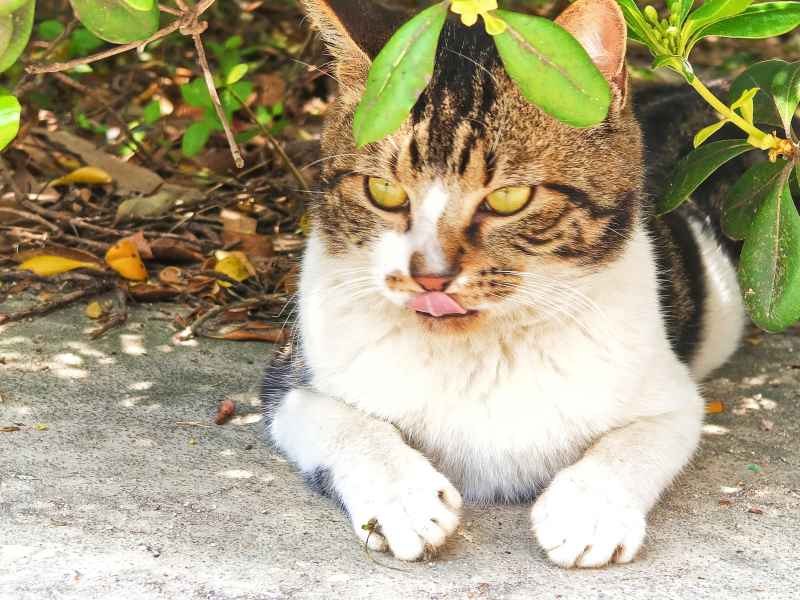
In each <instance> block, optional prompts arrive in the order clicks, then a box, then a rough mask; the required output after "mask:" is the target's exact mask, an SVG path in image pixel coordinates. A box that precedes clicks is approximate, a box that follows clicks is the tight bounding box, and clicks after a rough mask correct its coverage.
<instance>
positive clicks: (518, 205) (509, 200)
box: [485, 186, 533, 217]
mask: <svg viewBox="0 0 800 600" xmlns="http://www.w3.org/2000/svg"><path fill="white" fill-rule="evenodd" d="M531 196H533V188H530V187H527V186H526V187H521V186H520V187H504V188H501V189H499V190H496V191H494V192H492V193H491V194H489V195H488V196H486V200H485V203H486V208H487V209H488V210H490V211H492V212H494V213H497V214H498V215H502V216H504V217H505V216H509V215H513V214H514V213H517V212H519V211H521V210H522V209H523V208H525V207H526V206H527V204H528V202H530V200H531Z"/></svg>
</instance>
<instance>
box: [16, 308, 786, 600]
mask: <svg viewBox="0 0 800 600" xmlns="http://www.w3.org/2000/svg"><path fill="white" fill-rule="evenodd" d="M3 308H4V307H2V306H0V312H2V310H3ZM5 308H6V309H8V307H5ZM172 310H174V309H171V308H166V309H164V308H159V307H150V308H142V309H137V310H136V311H135V312H134V313H133V315H132V319H131V321H130V322H129V324H128V325H127V326H126V327H125V328H124V329H123V330H117V331H113V332H111V333H109V334H108V335H107V336H106V337H104V338H102V339H100V340H98V341H96V342H89V341H87V337H86V336H85V334H84V330H85V329H86V328H87V327H89V322H88V321H87V320H86V318H85V317H84V316H83V313H82V310H81V308H79V307H76V308H74V309H70V310H67V311H64V312H61V313H58V314H55V315H52V316H48V317H45V318H40V319H38V320H35V321H33V322H25V323H20V324H13V325H6V326H5V327H0V396H1V397H2V403H0V427H13V426H17V427H19V428H20V429H19V431H11V432H4V431H2V430H0V598H2V600H34V599H36V600H39V599H48V598H52V599H65V600H92V599H101V598H102V599H104V600H105V599H132V600H133V599H135V600H140V599H180V600H188V599H199V598H203V599H213V600H233V599H273V598H274V599H277V598H326V599H327V598H341V599H343V600H345V599H346V600H349V599H351V598H381V599H392V598H403V599H415V598H437V599H451V598H452V599H456V598H458V599H461V598H464V599H483V598H491V599H494V598H509V599H512V598H513V599H523V598H579V599H590V598H609V599H611V598H613V599H616V598H627V599H638V598H641V599H648V600H651V599H655V598H687V599H689V598H691V599H694V598H725V599H728V598H739V599H747V598H765V599H767V598H769V599H770V600H773V599H789V598H798V597H800V436H799V435H798V434H800V385H798V384H800V337H798V336H797V334H796V333H795V334H791V335H776V336H771V337H767V336H760V335H759V336H754V337H751V338H750V339H749V341H748V342H747V343H746V344H745V346H744V348H743V349H742V351H741V353H740V354H739V355H738V357H737V359H736V360H735V361H734V362H733V363H732V364H731V365H730V366H728V367H727V368H725V369H724V370H723V371H722V372H720V373H719V375H718V376H717V377H716V378H715V379H713V380H712V381H710V382H709V383H708V384H707V386H706V394H707V397H708V398H709V399H710V400H721V401H723V402H724V403H725V411H724V412H723V413H721V414H714V415H710V416H709V418H708V425H707V426H706V434H705V435H704V441H703V446H702V449H701V451H700V453H699V454H698V456H697V458H696V460H695V461H694V464H693V465H692V466H691V468H689V469H688V471H687V472H686V473H685V474H684V475H683V476H682V477H681V479H680V480H679V482H678V483H677V484H676V485H675V486H674V488H673V489H672V490H671V491H670V492H669V493H668V494H667V496H666V497H665V498H664V499H663V501H662V502H661V503H660V504H659V506H658V508H657V509H656V510H655V511H654V513H653V514H652V518H651V525H650V536H649V541H648V544H647V548H646V551H645V553H644V554H643V555H642V556H641V558H640V560H639V561H638V562H636V563H635V564H632V565H628V566H619V567H614V568H610V569H605V570H595V571H564V570H561V569H558V568H555V567H553V566H551V565H549V564H548V563H547V562H546V561H545V560H544V558H543V556H542V553H541V552H540V551H539V549H538V548H537V547H536V545H535V544H534V542H533V539H532V537H531V535H530V533H529V525H528V507H526V506H491V507H481V508H477V507H473V508H469V509H468V510H467V511H466V514H465V518H464V524H463V527H462V529H461V530H460V531H459V532H458V534H457V535H456V536H455V539H454V540H453V541H452V543H451V545H450V546H449V548H448V550H447V552H446V553H445V554H444V555H443V556H441V557H440V558H439V559H437V560H436V561H433V562H423V563H415V564H402V563H398V562H396V561H394V560H393V559H391V558H390V557H387V556H385V555H377V556H374V557H373V558H374V561H373V560H372V559H371V558H370V557H368V556H367V555H366V554H365V552H364V550H363V548H362V547H361V546H360V545H359V544H357V543H356V541H355V538H354V537H353V534H352V533H351V531H350V529H349V526H348V525H347V524H346V522H345V519H344V517H343V516H342V515H341V514H340V512H339V511H338V510H337V509H336V508H335V507H334V506H333V505H332V503H331V502H329V501H328V500H326V499H324V498H321V497H318V496H316V495H315V494H314V493H312V492H310V491H309V490H307V489H306V488H305V487H304V485H303V483H302V482H301V480H300V478H299V477H297V476H296V475H295V474H294V473H293V471H292V469H291V468H290V466H289V465H287V464H286V463H285V462H284V461H283V460H282V459H281V458H280V457H279V456H276V455H274V454H272V453H270V451H269V450H268V449H267V448H266V447H265V445H264V443H263V442H262V440H261V439H260V437H259V435H260V429H261V424H260V423H259V412H258V406H257V400H256V390H257V386H258V382H259V378H260V375H261V370H262V366H263V364H264V363H265V362H266V360H267V358H268V356H269V354H270V348H269V347H268V346H265V345H256V344H237V343H224V342H212V341H205V340H203V341H200V342H198V343H197V344H196V345H187V346H175V345H174V344H172V343H171V341H170V340H171V335H172V333H173V330H172V329H171V326H170V324H169V316H168V314H167V313H168V312H170V311H172ZM226 398H230V399H234V400H235V401H236V403H237V406H238V411H239V416H237V417H236V418H235V419H234V421H233V422H231V423H228V424H227V425H224V426H217V425H212V424H211V419H212V418H213V415H214V413H215V407H216V405H217V403H218V402H219V401H220V400H222V399H226Z"/></svg>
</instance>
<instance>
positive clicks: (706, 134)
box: [693, 120, 728, 148]
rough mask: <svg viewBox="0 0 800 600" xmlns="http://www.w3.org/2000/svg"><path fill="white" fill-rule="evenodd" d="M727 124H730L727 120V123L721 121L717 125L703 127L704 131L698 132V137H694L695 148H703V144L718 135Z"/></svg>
mask: <svg viewBox="0 0 800 600" xmlns="http://www.w3.org/2000/svg"><path fill="white" fill-rule="evenodd" d="M727 123H728V121H727V120H725V121H719V122H717V123H714V124H712V125H709V126H708V127H703V129H701V130H700V131H698V132H697V135H695V136H694V143H693V145H694V147H695V148H699V147H700V146H702V145H703V143H704V142H705V141H706V140H708V138H710V137H711V136H712V135H714V134H715V133H717V132H718V131H719V130H720V129H722V128H723V127H725V125H726V124H727Z"/></svg>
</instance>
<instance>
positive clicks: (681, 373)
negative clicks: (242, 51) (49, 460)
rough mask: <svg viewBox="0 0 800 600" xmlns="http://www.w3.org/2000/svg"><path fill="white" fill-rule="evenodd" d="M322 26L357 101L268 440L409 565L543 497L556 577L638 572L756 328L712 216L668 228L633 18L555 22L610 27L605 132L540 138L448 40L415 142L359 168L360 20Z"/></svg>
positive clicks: (366, 157) (481, 37)
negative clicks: (657, 198)
mask: <svg viewBox="0 0 800 600" xmlns="http://www.w3.org/2000/svg"><path fill="white" fill-rule="evenodd" d="M307 5H308V8H309V10H310V12H311V14H312V16H313V17H314V18H315V20H316V22H317V23H318V24H319V25H320V26H321V27H322V28H323V33H325V32H326V29H325V28H326V27H327V28H328V31H327V35H328V41H329V42H331V43H332V45H333V46H334V47H335V48H337V49H338V52H339V54H338V58H339V74H340V77H342V78H344V80H345V81H344V89H343V93H342V96H341V98H340V100H339V103H338V104H337V106H336V108H335V109H334V112H333V114H332V116H331V117H330V120H329V125H328V129H327V131H326V136H325V140H324V143H323V149H324V151H325V153H326V155H329V156H332V157H334V158H332V159H331V161H330V162H329V164H328V166H327V168H326V172H325V188H324V190H325V192H326V194H325V196H324V197H323V198H321V199H320V201H319V202H317V203H315V205H314V206H313V207H312V216H313V223H314V227H313V233H312V235H311V236H310V239H309V242H308V247H307V250H306V254H305V257H304V261H303V268H302V277H301V284H300V296H299V322H298V326H297V330H296V332H295V339H294V341H293V343H292V345H291V346H290V347H289V348H287V349H285V350H284V351H283V352H282V353H281V354H279V356H278V357H277V359H276V360H275V361H274V363H273V365H272V367H271V368H270V370H269V371H268V373H267V377H266V379H265V387H264V403H265V411H266V416H267V424H268V434H269V436H270V438H271V439H272V441H273V442H274V444H275V445H276V446H277V447H278V448H279V449H280V450H281V451H282V452H284V453H285V454H286V455H287V456H288V457H289V458H290V459H291V460H292V461H293V462H294V463H295V464H297V465H298V467H299V468H300V470H301V471H302V472H303V473H304V474H305V475H306V476H307V478H308V479H309V480H310V481H311V482H312V483H314V484H316V485H317V486H319V487H321V488H322V489H323V491H325V492H327V493H329V494H330V495H332V496H334V497H336V498H337V499H338V500H339V501H340V502H341V503H342V505H343V507H344V508H345V510H346V512H347V513H348V515H349V517H350V518H351V520H352V524H353V527H354V529H355V531H356V533H357V534H358V535H359V536H360V537H361V538H362V539H367V533H368V532H367V529H371V530H373V532H372V534H371V535H370V536H369V544H370V545H371V546H372V547H373V548H375V549H386V547H387V546H388V547H389V548H391V550H392V551H393V552H394V553H395V555H396V556H398V557H400V558H405V559H415V558H419V557H420V556H421V555H422V554H423V553H424V551H425V550H426V548H427V549H430V548H436V547H438V546H440V545H441V544H443V543H444V541H445V539H446V537H447V536H448V535H449V534H451V533H452V532H453V531H454V530H455V528H456V526H457V523H458V514H459V509H460V507H461V502H462V501H461V496H462V495H463V496H464V497H465V498H466V499H467V500H470V501H475V502H492V501H497V500H509V501H521V500H526V499H533V498H534V497H536V496H537V495H539V492H541V491H542V490H543V489H545V486H548V484H549V487H548V488H547V491H546V492H545V493H544V494H542V495H541V496H539V498H538V499H537V500H536V502H535V504H534V508H533V512H532V517H533V526H534V532H535V535H536V537H537V538H538V540H539V542H540V544H541V545H542V546H543V548H544V549H545V550H546V551H547V553H548V555H549V556H550V557H551V559H552V560H554V561H555V562H557V563H558V564H561V565H564V566H573V565H578V566H597V565H601V564H605V563H607V562H609V561H611V560H616V561H618V562H627V561H629V560H632V559H633V557H634V555H635V554H636V552H637V551H638V549H639V547H640V546H641V544H642V541H643V539H644V534H645V516H646V513H647V511H648V510H649V509H650V508H651V507H652V505H653V504H654V503H655V501H656V500H657V498H658V497H659V495H660V493H661V492H662V491H663V489H664V488H665V487H666V486H667V485H668V484H669V483H670V481H671V480H672V478H673V477H674V476H675V475H676V474H677V473H678V472H679V471H680V470H681V469H682V467H683V466H684V465H685V464H686V462H687V461H688V459H689V458H690V456H691V454H692V453H693V452H694V449H695V447H696V445H697V441H698V439H699V435H700V426H701V422H702V414H703V402H702V399H701V397H700V395H699V393H698V390H697V384H696V382H697V381H699V380H700V379H701V378H702V377H704V376H705V375H706V374H708V373H709V372H710V371H711V370H713V369H714V368H716V367H717V366H719V365H720V364H722V362H724V361H725V360H726V359H727V358H728V357H729V356H730V354H731V353H732V352H733V351H734V350H735V348H736V346H737V344H738V340H739V337H740V335H741V330H742V327H743V323H744V313H743V310H742V304H741V300H740V295H739V289H738V286H737V283H736V277H735V273H734V270H733V267H732V265H731V263H730V260H729V258H728V256H727V255H726V253H725V252H724V251H723V250H722V249H721V248H720V245H719V243H718V242H717V240H716V238H715V236H714V233H713V232H712V230H711V228H709V227H708V226H707V223H705V222H704V218H703V216H702V215H701V214H700V215H698V216H696V217H694V216H690V215H689V214H688V212H686V213H685V214H678V215H674V216H670V217H668V218H667V219H664V220H656V219H654V218H653V217H652V216H651V215H652V210H651V205H650V202H651V200H650V199H649V198H648V197H647V195H646V192H645V188H644V178H643V158H642V157H643V147H642V145H641V141H640V134H639V129H638V127H637V125H636V121H635V120H634V118H633V116H632V113H631V111H630V109H629V108H628V107H626V102H625V89H626V88H625V82H624V76H623V77H622V79H620V76H621V66H620V65H621V58H616V59H615V58H614V51H616V53H617V54H619V52H620V49H619V48H614V47H613V44H614V43H615V42H614V40H615V39H616V38H615V36H617V38H618V37H619V36H620V35H621V36H622V50H623V51H624V23H623V24H622V25H621V27H622V28H623V29H622V33H620V32H619V31H620V29H619V28H620V19H621V17H620V15H619V14H618V9H617V8H616V5H615V4H613V3H610V2H607V1H605V0H582V2H579V3H578V5H577V9H576V10H575V11H573V12H572V16H571V17H570V18H567V19H564V20H563V21H562V24H563V25H564V26H565V27H566V28H567V29H570V30H571V31H572V32H573V33H574V34H575V35H576V37H578V39H581V33H582V31H583V30H584V29H585V28H586V27H589V30H588V34H589V38H591V39H595V38H596V37H597V36H594V37H593V36H592V30H591V28H592V27H596V25H593V24H591V23H595V22H600V23H603V22H605V23H606V30H604V31H603V32H601V34H600V38H597V39H601V40H605V37H604V36H605V35H606V34H608V35H607V37H608V38H609V39H610V42H609V43H610V44H611V46H612V47H611V48H610V50H609V48H606V49H605V55H604V56H605V58H603V57H601V58H600V59H597V58H596V60H598V61H599V62H598V66H599V67H600V68H601V71H602V72H603V73H604V74H606V75H607V77H608V78H609V81H610V82H611V83H612V87H613V86H616V87H614V89H615V90H616V96H615V105H614V107H613V108H612V114H611V115H610V116H609V119H608V120H607V122H606V123H604V124H603V125H601V126H599V127H598V128H595V129H594V130H581V131H577V130H570V129H569V128H567V127H566V126H564V125H561V124H560V123H558V122H556V121H555V120H553V119H551V118H550V117H546V116H544V115H543V114H542V113H540V112H539V111H538V109H536V108H534V107H532V106H531V105H529V104H527V103H526V102H525V101H524V100H523V99H522V98H521V97H520V96H519V94H518V92H516V90H515V89H513V87H511V84H510V81H507V78H506V76H505V74H504V73H503V71H502V67H501V66H500V64H499V61H498V60H497V57H496V55H495V54H493V52H492V46H491V43H487V42H488V40H487V38H486V36H485V34H483V33H482V32H479V31H478V30H477V28H473V29H469V30H468V29H466V28H464V27H462V26H461V25H459V24H457V23H448V25H447V26H446V29H445V34H444V38H443V41H442V43H441V44H440V52H439V60H438V61H437V71H436V75H435V77H434V80H433V82H432V83H431V87H430V90H429V92H427V93H426V94H425V96H424V97H423V98H422V99H421V100H420V102H419V103H418V104H417V107H416V108H415V110H414V114H413V115H412V117H411V118H410V119H409V122H408V123H407V124H406V125H404V127H403V128H401V130H400V131H399V132H398V133H396V134H395V135H394V136H392V137H391V138H389V140H387V141H386V142H384V143H381V144H377V145H373V146H372V147H369V148H367V149H363V150H355V148H354V145H353V142H352V137H351V136H350V134H349V127H350V118H351V115H352V110H353V107H354V104H355V102H356V101H357V98H358V95H359V90H360V89H361V88H360V85H363V77H364V74H365V69H366V68H368V64H369V63H368V62H365V60H364V59H365V58H366V57H367V56H368V53H367V48H366V47H365V46H361V47H359V46H358V45H357V43H356V42H354V41H353V39H356V40H357V39H358V38H357V36H356V37H354V38H353V39H350V38H347V37H344V36H346V35H351V34H352V35H355V34H353V21H352V19H354V18H355V17H353V14H352V13H350V12H349V8H352V7H350V5H349V4H348V3H347V2H344V1H343V2H341V3H339V2H322V1H317V0H309V1H308V2H307ZM339 5H341V6H343V7H345V8H337V7H338V6H339ZM587 5H588V6H589V8H588V9H586V10H588V13H587V14H588V17H589V18H588V20H586V19H584V18H583V16H584V15H582V14H581V11H582V10H584V9H585V8H586V6H587ZM593 11H594V12H593ZM596 11H600V12H599V13H598V12H596ZM584 12H585V11H584ZM587 23H590V25H587ZM348 39H349V40H350V41H348ZM616 43H617V44H618V43H619V40H618V39H617V42H616ZM600 51H601V52H603V51H604V48H603V47H600ZM359 52H362V54H359ZM609 56H610V57H611V58H610V59H609V58H608V57H609ZM617 63H619V64H617ZM504 78H505V79H504ZM359 82H360V83H359ZM348 83H351V84H352V86H353V87H352V88H351V87H349V86H348V85H347V84H348ZM377 178H380V179H378V181H380V182H382V183H381V185H384V184H385V185H387V186H395V187H396V188H397V189H400V188H402V190H404V192H403V193H404V194H406V195H407V197H408V200H407V202H406V204H405V205H404V206H405V207H406V208H405V212H398V211H397V210H395V209H394V208H393V209H392V210H385V209H382V208H381V207H380V206H379V205H378V204H377V203H376V202H375V199H374V197H373V199H372V203H370V200H369V197H370V194H372V191H371V190H372V188H371V187H368V185H367V183H369V185H372V183H373V181H374V180H376V179H377ZM393 181H396V182H399V183H397V184H394V183H391V182H393ZM515 186H516V187H515ZM520 186H533V187H532V188H531V189H533V190H534V192H532V195H531V199H530V200H529V201H528V204H526V205H525V206H524V207H523V208H521V209H519V211H517V212H514V213H512V214H508V215H505V214H499V213H492V212H490V211H487V209H486V206H485V202H486V201H485V200H484V201H483V202H482V199H483V198H485V197H488V196H487V194H491V193H492V190H497V189H501V190H503V189H512V190H519V189H527V188H524V187H523V188H521V187H520ZM392 189H394V188H392ZM514 193H517V192H514ZM425 302H428V304H425ZM434 305H436V306H438V307H439V308H435V309H433V308H432V307H434ZM442 306H443V307H444V308H442V309H441V310H442V311H443V312H444V313H446V314H447V315H448V316H442V317H438V318H437V317H433V316H429V315H423V314H421V313H420V312H419V311H423V312H424V311H429V312H430V314H435V313H437V311H439V310H440V308H441V307H442ZM409 307H417V308H416V309H415V310H411V308H409ZM420 307H422V308H420ZM426 307H427V308H426ZM448 311H449V312H448ZM368 523H372V525H371V526H370V527H368V528H367V529H364V528H363V526H364V525H367V524H368Z"/></svg>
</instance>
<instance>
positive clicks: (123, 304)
mask: <svg viewBox="0 0 800 600" xmlns="http://www.w3.org/2000/svg"><path fill="white" fill-rule="evenodd" d="M116 297H117V309H116V311H114V314H113V315H111V317H110V318H109V319H108V320H107V321H106V322H105V323H103V324H102V325H100V327H98V328H97V329H93V330H92V331H91V332H89V337H90V338H91V339H93V340H96V339H97V338H99V337H100V336H102V335H103V334H105V333H106V332H108V331H110V330H112V329H114V328H115V327H119V326H120V325H124V324H125V323H126V322H127V320H128V294H127V291H126V290H125V288H124V287H123V286H122V285H117V290H116Z"/></svg>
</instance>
